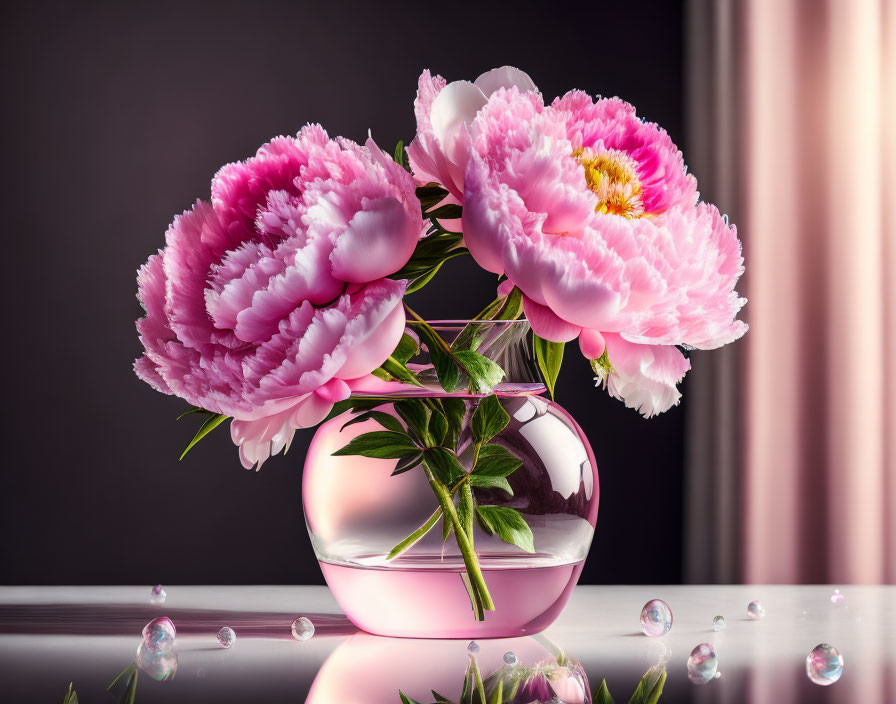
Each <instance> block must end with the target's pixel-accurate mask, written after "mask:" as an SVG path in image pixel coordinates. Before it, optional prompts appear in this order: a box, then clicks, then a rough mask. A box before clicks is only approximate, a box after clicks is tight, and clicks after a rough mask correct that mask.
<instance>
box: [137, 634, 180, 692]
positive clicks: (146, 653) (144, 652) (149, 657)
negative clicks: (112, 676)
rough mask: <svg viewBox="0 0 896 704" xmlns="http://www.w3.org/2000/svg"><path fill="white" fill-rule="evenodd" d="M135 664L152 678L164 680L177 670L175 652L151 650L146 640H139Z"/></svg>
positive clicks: (172, 675) (168, 678)
mask: <svg viewBox="0 0 896 704" xmlns="http://www.w3.org/2000/svg"><path fill="white" fill-rule="evenodd" d="M137 665H138V666H139V667H140V669H141V670H143V671H144V672H145V673H146V674H147V675H149V676H150V677H152V678H153V679H154V680H157V681H159V682H164V681H166V680H170V679H171V678H172V677H174V675H175V673H176V672H177V653H174V652H171V651H166V650H152V649H151V648H150V647H149V645H148V644H147V642H146V641H141V642H140V645H139V646H138V648H137Z"/></svg>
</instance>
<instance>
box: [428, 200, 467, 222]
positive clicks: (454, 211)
mask: <svg viewBox="0 0 896 704" xmlns="http://www.w3.org/2000/svg"><path fill="white" fill-rule="evenodd" d="M463 213H464V210H463V208H462V207H461V206H459V205H455V204H453V203H449V204H448V205H443V206H441V207H438V208H436V209H435V210H427V211H426V213H425V215H426V217H428V218H430V219H432V218H437V219H439V220H458V219H460V218H461V217H462V216H463Z"/></svg>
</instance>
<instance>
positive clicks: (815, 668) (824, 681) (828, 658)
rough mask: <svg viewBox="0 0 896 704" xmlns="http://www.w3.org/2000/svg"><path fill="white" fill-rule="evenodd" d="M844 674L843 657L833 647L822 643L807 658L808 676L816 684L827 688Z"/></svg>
mask: <svg viewBox="0 0 896 704" xmlns="http://www.w3.org/2000/svg"><path fill="white" fill-rule="evenodd" d="M842 674H843V656H842V655H841V654H840V651H839V650H837V649H836V648H835V647H834V646H833V645H828V644H827V643H821V644H819V645H816V646H815V647H814V648H812V652H811V653H809V655H808V656H807V657H806V675H808V677H809V679H810V680H812V681H813V682H814V683H815V684H820V685H821V686H822V687H826V686H827V685H829V684H834V682H836V681H837V680H839V679H840V675H842Z"/></svg>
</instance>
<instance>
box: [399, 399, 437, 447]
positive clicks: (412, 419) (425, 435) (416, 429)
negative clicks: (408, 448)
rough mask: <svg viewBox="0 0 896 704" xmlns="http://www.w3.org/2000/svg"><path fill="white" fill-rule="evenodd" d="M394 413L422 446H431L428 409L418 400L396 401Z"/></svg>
mask: <svg viewBox="0 0 896 704" xmlns="http://www.w3.org/2000/svg"><path fill="white" fill-rule="evenodd" d="M393 408H394V409H395V412H396V413H397V414H398V415H399V416H400V417H401V419H402V420H403V421H404V422H405V424H406V425H407V426H408V430H409V431H410V432H411V434H412V435H413V436H415V437H416V438H417V440H419V441H420V443H421V444H423V445H431V444H432V443H431V442H430V439H431V438H430V437H429V416H430V413H431V411H430V410H429V407H428V406H427V405H426V403H424V402H423V401H422V400H421V399H419V398H406V399H402V400H401V401H396V402H395V405H394V406H393Z"/></svg>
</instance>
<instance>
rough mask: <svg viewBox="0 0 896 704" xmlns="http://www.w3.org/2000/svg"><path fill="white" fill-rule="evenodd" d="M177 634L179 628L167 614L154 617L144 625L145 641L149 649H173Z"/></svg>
mask: <svg viewBox="0 0 896 704" xmlns="http://www.w3.org/2000/svg"><path fill="white" fill-rule="evenodd" d="M176 635H177V629H175V628H174V624H173V623H172V622H171V619H170V618H168V617H167V616H162V617H161V618H154V619H153V620H152V621H150V622H149V623H147V624H146V625H145V626H144V627H143V642H144V643H146V647H147V648H148V649H149V650H160V651H162V652H165V651H167V650H171V648H173V647H174V638H175V636H176Z"/></svg>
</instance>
